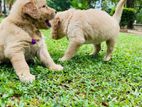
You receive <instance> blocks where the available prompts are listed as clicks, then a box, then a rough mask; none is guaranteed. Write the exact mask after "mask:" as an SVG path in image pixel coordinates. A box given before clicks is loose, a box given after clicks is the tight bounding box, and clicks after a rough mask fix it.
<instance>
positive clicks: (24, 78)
mask: <svg viewBox="0 0 142 107" xmlns="http://www.w3.org/2000/svg"><path fill="white" fill-rule="evenodd" d="M19 79H20V81H21V82H24V83H32V82H33V81H34V80H35V76H34V75H32V74H28V75H27V74H24V75H20V76H19Z"/></svg>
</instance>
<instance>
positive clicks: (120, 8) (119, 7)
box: [113, 0, 127, 23]
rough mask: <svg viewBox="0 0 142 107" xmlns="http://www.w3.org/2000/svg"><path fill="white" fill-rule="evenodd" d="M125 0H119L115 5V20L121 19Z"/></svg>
mask: <svg viewBox="0 0 142 107" xmlns="http://www.w3.org/2000/svg"><path fill="white" fill-rule="evenodd" d="M126 1H127V0H120V1H119V3H118V4H117V6H116V9H115V13H114V15H113V18H115V19H116V20H117V22H118V23H119V22H120V20H121V16H122V12H123V7H124V4H125V3H126Z"/></svg>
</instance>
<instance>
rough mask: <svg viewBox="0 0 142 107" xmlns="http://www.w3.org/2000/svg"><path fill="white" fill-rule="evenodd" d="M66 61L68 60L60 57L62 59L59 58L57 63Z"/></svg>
mask: <svg viewBox="0 0 142 107" xmlns="http://www.w3.org/2000/svg"><path fill="white" fill-rule="evenodd" d="M67 60H69V59H67V58H64V57H62V58H59V61H61V62H64V61H67Z"/></svg>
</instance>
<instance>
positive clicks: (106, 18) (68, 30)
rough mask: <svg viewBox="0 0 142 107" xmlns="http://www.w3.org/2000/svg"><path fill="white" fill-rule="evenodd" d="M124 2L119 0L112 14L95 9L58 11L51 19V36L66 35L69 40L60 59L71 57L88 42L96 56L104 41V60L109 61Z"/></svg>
mask: <svg viewBox="0 0 142 107" xmlns="http://www.w3.org/2000/svg"><path fill="white" fill-rule="evenodd" d="M125 2H126V0H120V1H119V3H118V5H117V8H116V11H115V13H114V15H113V16H110V15H109V14H108V13H106V12H104V11H101V10H96V9H89V10H75V9H69V10H67V11H64V12H58V13H57V14H56V16H55V18H54V19H53V20H52V21H51V23H52V38H53V39H60V38H63V37H64V36H67V38H68V40H69V46H68V49H67V51H66V52H65V54H64V56H63V57H62V58H61V59H60V61H66V60H69V59H71V58H72V57H73V56H74V53H75V52H76V50H77V49H78V48H79V47H80V46H81V45H82V44H88V43H89V44H90V43H92V44H93V45H94V48H95V51H94V52H93V55H95V56H96V55H97V54H98V53H99V51H100V50H101V43H102V42H103V41H106V44H107V54H106V56H105V57H104V60H105V61H109V60H110V59H111V56H112V51H113V48H114V45H115V41H116V38H117V36H118V34H119V30H120V27H119V22H120V19H121V15H122V11H123V6H124V4H125Z"/></svg>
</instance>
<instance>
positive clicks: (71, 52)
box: [59, 40, 81, 61]
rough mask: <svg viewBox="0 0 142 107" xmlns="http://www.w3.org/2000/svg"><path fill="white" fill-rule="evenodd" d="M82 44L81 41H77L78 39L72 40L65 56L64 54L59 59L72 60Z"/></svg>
mask: <svg viewBox="0 0 142 107" xmlns="http://www.w3.org/2000/svg"><path fill="white" fill-rule="evenodd" d="M80 46H81V43H80V42H76V41H74V40H71V41H70V42H69V46H68V48H67V50H66V52H65V54H64V56H63V57H62V58H61V59H59V60H60V61H66V60H70V59H71V58H72V57H73V56H74V54H75V52H76V51H77V49H78V48H79V47H80Z"/></svg>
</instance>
